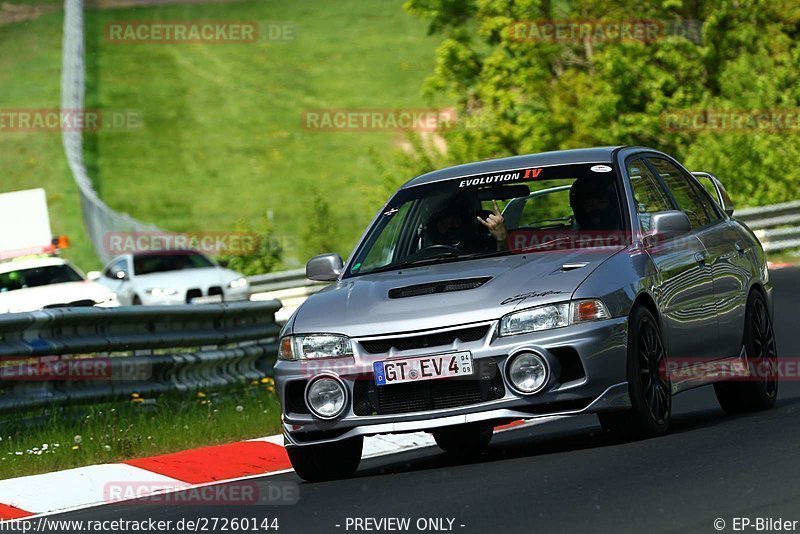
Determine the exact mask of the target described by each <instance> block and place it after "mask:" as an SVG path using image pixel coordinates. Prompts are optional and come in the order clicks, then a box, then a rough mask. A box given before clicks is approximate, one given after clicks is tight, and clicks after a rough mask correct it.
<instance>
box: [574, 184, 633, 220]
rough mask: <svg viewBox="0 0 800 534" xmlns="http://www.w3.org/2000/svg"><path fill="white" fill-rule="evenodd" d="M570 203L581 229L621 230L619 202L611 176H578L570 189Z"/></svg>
mask: <svg viewBox="0 0 800 534" xmlns="http://www.w3.org/2000/svg"><path fill="white" fill-rule="evenodd" d="M569 203H570V206H571V207H572V211H573V213H574V214H575V222H577V223H578V228H579V229H580V230H620V229H621V224H620V214H619V204H618V203H617V195H616V192H615V189H614V182H613V181H612V179H611V178H606V177H600V176H597V177H594V176H593V177H591V178H586V177H584V178H578V179H577V180H575V182H573V184H572V187H571V188H570V190H569Z"/></svg>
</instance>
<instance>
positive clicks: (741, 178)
mask: <svg viewBox="0 0 800 534" xmlns="http://www.w3.org/2000/svg"><path fill="white" fill-rule="evenodd" d="M405 7H406V9H407V11H408V12H410V13H411V14H413V15H415V16H417V17H419V18H422V19H424V20H426V21H427V22H428V23H429V28H430V30H431V31H432V32H435V33H439V34H441V35H442V37H443V41H442V43H441V44H440V46H439V48H438V50H437V53H436V65H435V67H434V69H433V72H432V74H431V75H430V76H429V78H428V79H427V81H426V82H425V86H424V91H425V93H426V94H427V95H429V96H432V95H439V94H444V95H448V96H449V97H452V98H454V99H455V100H456V102H457V105H458V114H459V116H460V117H469V118H471V119H475V118H478V119H479V122H480V123H481V124H484V125H486V127H483V128H478V129H475V128H464V127H461V128H456V129H454V130H452V131H447V132H442V136H443V137H444V139H445V140H446V142H447V144H448V148H449V150H448V158H449V160H450V161H451V162H464V161H469V160H475V159H485V158H493V157H502V156H509V155H515V154H524V153H532V152H541V151H546V150H559V149H565V148H576V147H584V146H602V145H617V144H631V145H647V146H652V147H655V148H659V149H662V150H664V151H666V152H669V153H672V154H674V155H675V156H676V157H678V158H679V159H680V160H682V161H683V162H684V163H685V164H686V165H687V166H688V167H689V168H692V169H697V170H708V171H711V172H714V173H715V174H717V175H718V176H720V177H721V178H722V179H723V181H724V182H726V184H728V186H729V190H730V192H731V194H732V196H733V197H734V200H735V201H736V202H738V203H739V204H741V205H753V204H763V203H772V202H780V201H785V200H789V199H792V198H796V197H797V196H798V195H800V180H797V177H796V176H795V174H796V173H795V172H794V171H793V170H792V164H793V163H794V162H796V161H798V156H800V135H798V134H800V131H798V130H797V129H796V128H795V129H794V130H789V133H786V132H784V133H775V132H765V131H732V130H727V131H719V130H717V131H711V130H705V131H703V130H689V129H683V130H681V129H678V130H670V129H668V128H667V127H666V126H665V120H664V119H663V114H664V113H666V112H676V111H682V110H744V111H748V110H776V109H777V110H794V111H795V112H796V111H797V108H798V107H800V69H798V65H799V64H800V40H798V39H797V37H798V35H800V7H798V5H797V4H796V3H795V2H792V1H790V0H778V1H771V2H768V1H764V0H739V1H736V2H729V1H727V0H715V1H709V2H685V1H681V0H672V1H663V2H651V3H641V2H635V1H623V2H617V3H614V4H613V5H610V4H609V3H607V2H600V1H597V0H575V1H555V0H554V1H548V0H517V1H505V0H471V1H463V2H461V1H454V0H408V1H407V2H406V4H405ZM633 18H635V19H638V20H641V19H648V20H655V21H660V22H662V23H664V25H665V26H664V27H665V28H666V29H665V30H664V31H662V33H660V34H659V38H657V39H655V40H653V41H648V42H644V41H632V40H627V41H622V40H617V41H611V40H583V41H580V40H576V41H566V40H563V41H560V42H546V41H544V40H533V39H528V40H519V39H513V38H512V33H511V31H510V30H511V27H512V26H511V25H512V23H514V22H518V21H537V20H538V21H541V20H564V19H571V20H603V21H622V20H631V19H633ZM676 26H677V27H678V28H685V29H688V31H686V32H684V33H683V34H681V33H680V32H677V31H674V30H670V28H674V27H676ZM693 28H694V29H696V30H698V31H697V32H696V34H694V35H693V34H692V33H691V30H692V29H693ZM695 36H696V37H697V38H696V39H692V38H690V37H695ZM472 122H473V123H474V122H475V121H474V120H472ZM407 159H408V158H407V156H405V155H404V156H402V157H401V163H400V164H399V167H401V168H402V167H403V166H405V163H406V162H407Z"/></svg>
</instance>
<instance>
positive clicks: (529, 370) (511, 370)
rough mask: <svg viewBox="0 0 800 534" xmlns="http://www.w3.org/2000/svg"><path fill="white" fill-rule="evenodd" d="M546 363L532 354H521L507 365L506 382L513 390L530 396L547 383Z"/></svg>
mask: <svg viewBox="0 0 800 534" xmlns="http://www.w3.org/2000/svg"><path fill="white" fill-rule="evenodd" d="M547 375H548V370H547V363H545V361H544V358H542V357H541V356H539V355H538V354H534V353H533V352H521V353H519V354H517V355H516V356H514V357H513V358H512V359H511V362H510V363H509V365H508V380H509V381H510V382H511V384H512V385H513V386H514V389H516V390H517V391H519V392H520V393H523V394H526V395H530V394H531V393H536V392H537V391H539V390H540V389H542V388H543V387H544V385H545V384H546V383H547Z"/></svg>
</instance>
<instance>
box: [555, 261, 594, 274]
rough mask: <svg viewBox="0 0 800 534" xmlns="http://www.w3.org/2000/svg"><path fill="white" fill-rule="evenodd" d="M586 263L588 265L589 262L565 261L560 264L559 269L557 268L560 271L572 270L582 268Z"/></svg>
mask: <svg viewBox="0 0 800 534" xmlns="http://www.w3.org/2000/svg"><path fill="white" fill-rule="evenodd" d="M587 265H589V262H587V261H578V262H574V263H565V264H564V265H562V266H561V269H559V270H560V271H562V272H568V271H574V270H576V269H583V268H584V267H586V266H587Z"/></svg>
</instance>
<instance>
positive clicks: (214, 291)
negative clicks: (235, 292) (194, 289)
mask: <svg viewBox="0 0 800 534" xmlns="http://www.w3.org/2000/svg"><path fill="white" fill-rule="evenodd" d="M215 295H222V288H221V287H219V286H211V287H209V288H208V296H209V297H213V296H215Z"/></svg>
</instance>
